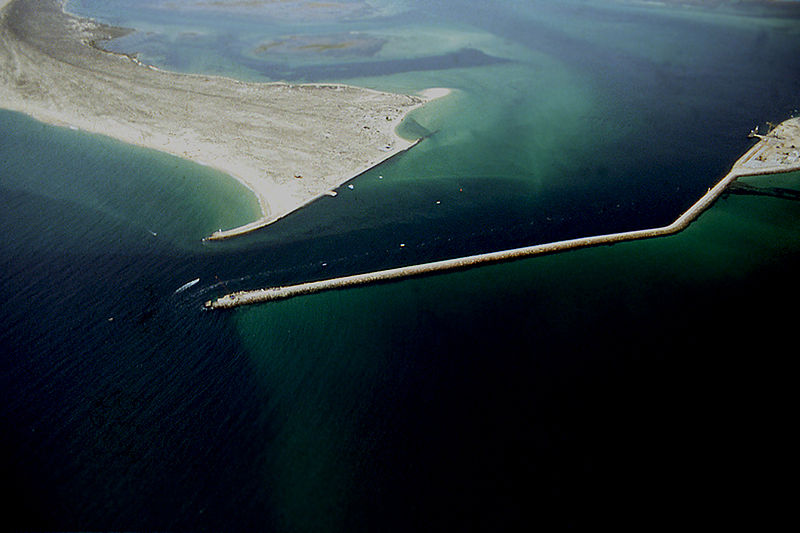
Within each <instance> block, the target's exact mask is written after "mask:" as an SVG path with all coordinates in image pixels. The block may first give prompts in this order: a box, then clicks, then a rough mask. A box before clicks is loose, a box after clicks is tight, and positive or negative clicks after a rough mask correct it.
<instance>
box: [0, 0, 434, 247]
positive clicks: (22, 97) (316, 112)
mask: <svg viewBox="0 0 800 533" xmlns="http://www.w3.org/2000/svg"><path fill="white" fill-rule="evenodd" d="M130 31H132V30H129V29H126V28H118V27H113V26H109V25H106V24H102V23H99V22H97V21H94V20H90V19H86V18H81V17H77V16H74V15H72V14H69V13H66V12H65V11H64V9H63V5H62V2H60V1H59V0H10V1H9V0H0V107H3V108H6V109H9V110H13V111H19V112H22V113H25V114H27V115H30V116H32V117H33V118H35V119H37V120H40V121H42V122H47V123H50V124H55V125H61V126H65V127H70V128H73V129H81V130H84V131H88V132H93V133H99V134H103V135H107V136H109V137H113V138H116V139H119V140H121V141H124V142H126V143H130V144H135V145H139V146H143V147H146V148H153V149H156V150H160V151H163V152H168V153H170V154H173V155H176V156H179V157H182V158H186V159H190V160H193V161H195V162H198V163H201V164H204V165H208V166H211V167H214V168H216V169H219V170H221V171H223V172H225V173H227V174H229V175H230V176H232V177H233V178H235V179H237V180H238V181H240V182H241V183H243V184H244V185H245V186H247V187H248V188H249V189H250V190H251V191H252V192H253V193H254V194H255V195H256V197H257V198H258V201H259V204H260V206H261V211H262V213H261V217H260V218H259V219H258V220H255V221H253V222H251V223H249V224H246V225H244V226H241V227H238V228H229V229H226V230H220V231H217V232H214V233H213V234H212V235H211V236H209V237H208V238H209V239H224V238H227V237H232V236H235V235H240V234H242V233H246V232H249V231H253V230H255V229H258V228H261V227H264V226H266V225H268V224H270V223H272V222H275V221H276V220H278V219H280V218H282V217H285V216H286V215H288V214H289V213H292V212H293V211H295V210H297V209H299V208H300V207H302V206H304V205H306V204H308V203H310V202H312V201H314V200H315V199H317V198H319V197H321V196H323V195H325V194H331V195H332V193H331V191H332V190H333V189H335V188H337V187H339V186H341V185H342V184H344V183H346V182H347V181H349V180H350V179H352V178H353V177H355V176H357V175H359V174H361V173H363V172H364V171H366V170H368V169H370V168H372V167H373V166H375V165H377V164H379V163H381V162H383V161H385V160H386V159H388V158H390V157H392V156H394V155H396V154H398V153H400V152H403V151H405V150H407V149H409V148H410V147H412V146H414V144H416V142H418V140H417V141H413V140H412V141H410V140H406V139H403V138H402V137H400V136H398V135H397V134H396V132H395V128H396V127H397V125H398V124H399V123H400V121H401V120H402V119H403V117H405V115H406V114H407V113H409V112H410V111H411V110H413V109H416V108H417V107H419V106H421V105H423V104H424V103H426V102H428V101H430V100H432V99H434V98H437V97H440V96H442V95H444V94H447V92H448V91H447V90H443V89H432V90H428V91H423V92H421V93H420V94H419V95H404V94H393V93H388V92H381V91H376V90H371V89H365V88H360V87H353V86H348V85H342V84H289V83H250V82H243V81H238V80H234V79H230V78H225V77H220V76H207V75H195V74H185V73H175V72H168V71H165V70H162V69H159V68H156V67H155V66H152V65H147V64H144V63H143V62H141V61H139V59H138V58H137V57H136V55H132V54H119V53H112V52H109V51H106V50H104V49H103V48H102V43H104V42H106V41H108V40H110V39H114V38H117V37H120V36H123V35H125V34H127V33H129V32H130Z"/></svg>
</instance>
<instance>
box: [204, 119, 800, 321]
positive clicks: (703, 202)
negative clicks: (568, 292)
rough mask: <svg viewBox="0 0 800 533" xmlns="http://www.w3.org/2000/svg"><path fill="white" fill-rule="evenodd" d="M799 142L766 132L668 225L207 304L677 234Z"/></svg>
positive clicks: (784, 131) (799, 127)
mask: <svg viewBox="0 0 800 533" xmlns="http://www.w3.org/2000/svg"><path fill="white" fill-rule="evenodd" d="M797 146H800V118H798V119H790V120H788V121H786V122H784V123H782V124H781V125H779V126H778V127H777V128H775V130H773V131H772V132H771V133H770V134H769V135H767V136H764V137H763V138H762V139H761V141H760V142H759V143H757V144H756V145H754V146H753V147H752V148H750V150H748V151H747V152H746V153H745V154H744V155H743V156H742V157H741V158H740V159H739V160H738V161H737V162H736V164H734V165H733V167H732V168H731V170H730V172H729V173H728V174H727V175H726V176H725V177H723V178H722V179H721V180H720V181H719V182H718V183H717V184H716V185H715V186H714V187H712V188H710V189H709V190H708V192H706V194H704V195H703V196H702V197H701V198H700V199H699V200H698V201H697V202H695V203H694V205H692V206H691V207H690V208H689V209H687V210H686V211H685V212H684V213H683V214H682V215H680V216H679V217H678V218H677V219H676V220H675V221H674V222H673V223H672V224H669V225H668V226H662V227H658V228H651V229H642V230H634V231H626V232H621V233H609V234H605V235H595V236H592V237H581V238H577V239H569V240H563V241H556V242H550V243H546V244H537V245H533V246H525V247H522V248H514V249H510V250H502V251H497V252H489V253H484V254H478V255H470V256H466V257H458V258H455V259H446V260H442V261H434V262H431V263H422V264H418V265H411V266H403V267H398V268H391V269H387V270H379V271H376V272H367V273H363V274H355V275H351V276H343V277H339V278H332V279H325V280H320V281H311V282H307V283H301V284H298V285H289V286H284V287H271V288H265V289H256V290H250V291H239V292H234V293H231V294H226V295H225V296H222V297H220V298H218V299H216V300H210V301H207V302H206V304H205V307H206V308H208V309H231V308H234V307H238V306H241V305H249V304H255V303H264V302H271V301H275V300H284V299H287V298H293V297H295V296H301V295H306V294H313V293H317V292H322V291H329V290H334V289H344V288H349V287H357V286H361V285H367V284H372V283H380V282H387V281H393V280H398V279H403V278H410V277H417V276H424V275H430V274H435V273H441V272H447V271H453V270H463V269H466V268H471V267H475V266H479V265H486V264H490V263H499V262H503V261H510V260H513V259H520V258H527V257H533V256H537V255H544V254H553V253H558V252H564V251H567V250H575V249H578V248H586V247H590V246H599V245H609V244H616V243H619V242H625V241H633V240H639V239H650V238H653V237H663V236H665V235H672V234H675V233H678V232H680V231H682V230H684V229H685V228H686V227H687V226H689V224H691V223H692V221H694V220H695V219H697V217H698V216H700V214H701V213H702V212H703V211H705V210H706V209H708V208H709V207H710V206H711V205H712V204H713V203H714V202H715V201H716V200H717V198H719V196H720V195H721V194H722V193H723V192H724V191H725V190H726V189H727V188H728V186H730V184H731V183H733V182H734V181H735V180H736V179H737V178H740V177H743V176H755V175H762V174H777V173H783V172H792V171H795V170H800V154H799V153H798V149H796V147H797Z"/></svg>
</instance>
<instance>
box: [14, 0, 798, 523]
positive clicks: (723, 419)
mask: <svg viewBox="0 0 800 533" xmlns="http://www.w3.org/2000/svg"><path fill="white" fill-rule="evenodd" d="M256 4H257V3H256ZM312 4H313V6H316V7H311V6H312ZM495 4H496V3H485V5H484V3H475V2H466V1H464V0H443V1H428V2H421V1H419V2H418V1H416V0H408V1H405V2H395V1H392V2H389V1H382V2H377V1H376V2H360V1H352V2H340V3H338V4H337V6H338V7H336V8H335V9H334V8H332V7H330V6H328V7H324V5H323V7H320V6H319V5H318V4H314V3H305V2H288V3H277V4H275V3H266V5H261V6H255V7H254V6H253V3H241V2H215V3H209V2H199V1H180V2H171V3H166V2H152V1H140V2H121V1H116V0H114V1H103V2H94V1H89V0H72V1H70V2H68V8H69V9H70V10H71V11H72V12H75V13H79V14H83V15H87V16H93V17H96V18H99V19H100V20H103V21H106V22H109V23H113V24H119V25H123V26H127V27H133V28H136V29H137V30H138V31H137V32H135V33H133V34H131V35H129V36H127V37H124V38H122V39H120V40H119V41H116V42H112V43H109V44H108V46H109V48H110V49H114V50H121V51H125V52H133V51H140V52H141V55H140V58H141V59H142V60H143V61H145V62H150V63H153V64H155V65H157V66H159V67H162V68H167V69H174V70H181V71H186V72H201V73H213V74H221V75H227V76H234V77H238V78H241V79H248V80H257V81H276V80H286V81H290V82H322V81H337V82H346V83H352V84H356V85H361V86H366V87H374V88H378V89H383V90H395V91H407V92H414V91H418V90H422V89H424V88H427V87H437V86H445V87H451V88H453V89H455V91H454V93H453V94H452V95H451V96H449V97H447V98H445V99H443V100H440V101H437V102H434V103H432V104H430V105H429V106H427V107H425V108H424V109H421V110H418V111H416V112H414V113H413V114H412V116H411V117H410V118H409V119H408V120H407V121H406V122H405V123H404V124H403V126H402V132H403V134H404V135H407V136H409V137H414V136H419V135H430V137H428V138H427V139H426V140H425V141H423V142H422V143H421V144H420V145H419V146H417V147H416V148H414V149H413V150H411V151H410V152H408V153H406V154H403V155H402V156H400V157H398V158H396V159H393V160H391V161H390V162H387V163H386V164H384V165H382V166H380V167H378V168H376V169H373V170H372V171H370V172H367V173H366V174H364V175H362V176H360V177H358V178H357V179H356V180H355V181H354V182H353V186H354V187H353V189H352V190H350V189H349V188H346V187H343V188H342V189H341V190H340V191H339V195H338V196H337V197H336V198H328V197H326V198H323V199H321V200H319V201H318V202H316V203H314V204H312V205H310V206H308V207H307V208H305V209H303V210H301V211H299V212H297V213H295V214H293V215H291V216H289V217H287V218H286V219H284V220H282V221H280V222H279V223H276V224H275V225H273V226H271V227H269V228H266V229H265V230H263V231H259V232H257V233H254V234H252V235H250V236H247V237H243V238H241V239H235V240H232V241H229V242H222V243H203V242H202V241H201V239H202V237H203V236H205V235H208V234H210V233H211V232H212V231H213V230H215V229H217V228H219V227H230V226H235V225H237V224H241V223H242V222H245V221H247V220H251V219H252V218H254V217H255V216H256V214H257V212H258V206H257V203H256V202H255V200H254V199H253V198H252V197H251V196H250V195H249V194H248V192H247V190H246V189H244V188H243V187H242V186H240V185H238V184H237V183H236V182H235V181H233V180H231V179H229V178H227V177H226V176H224V175H221V174H220V173H218V172H216V171H213V170H211V169H209V168H206V167H203V166H200V165H197V164H193V163H189V162H186V161H183V160H180V159H176V158H174V157H171V156H167V155H164V154H160V153H157V152H152V151H148V150H142V149H138V148H132V147H130V146H126V145H123V144H121V143H118V142H116V141H111V140H108V139H105V138H103V137H100V136H95V135H89V134H86V133H83V132H77V131H71V130H69V129H64V128H56V127H52V126H47V125H44V124H41V123H37V122H35V121H33V120H30V119H28V118H26V117H24V116H22V115H19V114H15V113H10V112H0V131H2V135H0V194H2V198H3V202H2V208H0V220H2V223H3V227H4V228H5V229H4V237H3V238H2V239H0V261H2V270H0V276H2V281H1V282H0V319H2V327H0V340H1V341H2V344H1V345H2V347H3V349H2V354H3V355H2V359H0V361H2V372H0V400H2V402H0V405H2V408H0V431H2V433H1V434H2V435H3V439H2V442H3V454H2V457H3V458H2V460H1V462H0V465H1V466H0V468H2V472H3V479H4V483H5V485H6V487H9V488H11V489H12V494H13V495H12V497H11V498H10V499H7V500H6V501H4V503H3V508H4V516H5V517H7V518H6V520H7V523H8V524H10V525H11V527H12V528H20V529H59V530H65V529H67V530H76V529H82V530H95V529H134V530H142V529H165V530H267V531H270V530H277V531H284V530H285V531H353V530H356V531H361V530H363V531H373V530H398V531H407V530H412V529H425V530H428V529H436V528H439V529H456V528H459V529H474V530H501V529H509V528H512V527H513V526H518V525H520V524H522V525H523V526H524V527H525V529H526V530H527V529H531V528H533V527H536V526H552V525H556V526H561V527H568V526H587V525H588V526H592V525H596V524H599V523H604V522H607V523H611V524H624V523H630V524H633V523H635V524H641V525H643V526H644V527H648V526H649V525H650V524H661V523H664V522H665V521H670V522H672V521H674V522H675V523H681V522H683V521H684V520H685V519H687V518H688V517H696V516H700V517H701V518H702V519H704V520H708V521H709V522H711V521H712V520H714V521H717V520H725V519H726V518H735V519H736V520H737V522H740V521H746V520H752V521H753V523H757V524H759V525H762V526H763V524H764V523H765V522H763V521H764V520H767V519H766V518H764V515H763V514H762V511H763V510H764V509H765V508H766V507H765V506H762V503H763V504H764V505H766V503H765V502H767V501H769V502H770V505H771V509H773V511H774V510H776V509H779V508H780V506H781V505H782V504H783V503H785V502H786V501H787V500H788V498H787V497H786V496H783V495H782V493H781V492H780V491H779V490H778V489H777V488H776V487H775V486H774V485H773V483H774V481H775V478H774V477H773V475H772V472H773V471H775V470H776V469H780V468H781V467H782V464H783V462H784V460H787V458H788V453H787V452H788V446H786V445H784V444H783V443H784V442H786V439H787V433H788V432H787V430H785V429H783V428H784V427H786V426H785V423H784V422H782V421H783V420H784V419H790V418H791V413H790V410H789V407H788V400H789V398H790V390H791V388H790V387H791V386H790V384H789V380H790V379H791V378H790V373H789V362H788V361H787V360H786V358H787V355H789V354H790V352H791V350H789V351H788V352H787V348H785V343H786V342H787V340H788V341H789V342H790V340H791V338H790V335H789V333H790V332H791V331H793V330H792V327H793V323H794V315H792V314H791V311H787V310H786V305H787V303H788V304H789V305H790V306H791V305H793V304H794V302H796V301H797V299H796V297H797V296H798V288H797V284H796V281H795V277H794V274H795V272H796V271H797V267H798V265H800V240H799V239H798V235H800V233H798V229H797V223H798V221H799V220H800V204H798V203H797V202H796V201H793V200H789V199H785V198H775V197H765V196H751V195H729V196H727V197H724V198H722V199H721V200H720V201H718V202H717V203H716V204H715V205H714V207H713V208H712V209H711V210H710V211H708V212H707V213H705V214H704V215H703V216H702V217H701V218H700V219H699V220H698V221H697V222H696V223H694V224H693V225H692V226H691V227H690V228H689V229H688V230H687V231H685V232H683V233H681V234H679V235H676V236H672V237H669V238H664V239H658V240H653V241H643V242H634V243H625V244H618V245H615V246H612V247H602V248H596V249H588V250H580V251H576V252H570V253H566V254H562V255H556V256H549V257H540V258H534V259H530V260H524V261H518V262H514V263H509V264H502V265H494V266H490V267H485V268H479V269H474V270H470V271H466V272H459V273H453V274H447V275H440V276H434V277H429V278H423V279H416V280H409V281H403V282H398V283H392V284H387V285H380V286H374V287H366V288H359V289H355V290H348V291H341V292H333V293H324V294H317V295H313V296H309V297H303V298H298V299H295V300H290V301H285V302H279V303H275V304H270V305H264V306H257V307H252V308H243V309H239V310H236V311H235V312H224V313H206V312H203V311H202V310H201V308H202V303H203V302H204V301H205V300H207V299H209V298H211V297H213V296H217V295H220V294H222V293H225V292H229V291H230V290H236V289H244V288H255V287H261V286H266V285H273V284H280V283H293V282H300V281H305V280H310V279H319V278H322V277H329V276H335V275H341V274H349V273H355V272H359V271H369V270H374V269H378V268H385V267H390V266H398V265H402V264H411V263H416V262H420V261H427V260H435V259H443V258H447V257H456V256H459V255H463V254H469V253H475V252H479V251H491V250H497V249H503V248H507V247H512V246H520V245H525V244H533V243H537V242H547V241H550V240H555V239H561V238H569V237H577V236H583V235H591V234H598V233H605V232H609V231H621V230H628V229H637V228H644V227H651V226H655V225H660V224H664V223H666V222H669V221H671V220H673V219H674V218H676V216H677V215H678V214H679V213H680V212H681V211H683V210H684V209H685V208H686V207H688V206H689V205H691V204H692V203H693V202H694V201H695V200H696V199H697V198H698V197H699V196H700V195H701V194H702V193H704V192H705V190H706V189H707V188H708V187H710V186H712V185H713V184H714V183H716V181H717V180H718V179H719V178H720V177H722V176H723V175H724V174H725V173H726V172H727V170H728V168H729V167H730V166H731V165H732V164H733V162H734V161H735V160H736V159H737V158H738V157H739V156H740V155H741V153H743V152H744V151H745V150H746V149H747V148H748V147H749V146H750V145H751V142H752V141H750V140H748V139H747V138H746V133H747V132H748V131H749V130H750V129H751V128H752V127H753V126H755V125H756V124H764V123H765V122H766V121H772V122H778V121H780V120H783V119H785V118H787V117H788V116H789V115H790V114H791V113H793V112H795V111H796V110H797V108H798V107H800V69H798V64H800V63H798V62H797V60H796V58H797V57H798V52H800V24H798V20H800V19H798V18H797V15H796V14H793V11H792V10H791V9H789V8H780V7H775V6H772V7H760V8H759V7H752V8H748V9H744V8H741V7H740V8H737V9H733V8H717V9H716V10H714V11H700V10H695V9H685V8H669V7H646V8H645V7H633V6H629V5H623V4H619V3H616V2H610V1H601V0H592V1H584V2H555V1H545V0H529V1H517V2H503V3H502V5H500V6H498V5H495ZM794 13H796V10H795V12H794ZM748 183H750V184H752V185H756V186H759V187H765V188H768V187H781V188H788V189H795V190H797V189H798V188H800V174H797V173H795V174H789V175H783V176H776V177H770V178H752V179H749V180H748ZM401 243H402V244H404V245H405V246H402V247H401V246H400V244H401ZM197 277H199V278H200V283H198V284H197V285H195V286H193V287H190V288H188V289H187V290H185V291H181V292H179V293H175V291H176V289H178V288H179V287H180V286H181V285H183V284H184V283H186V282H187V281H189V280H192V279H194V278H197ZM730 509H735V510H736V512H735V513H733V512H732V511H731V510H730ZM775 514H776V513H774V512H773V513H772V514H771V515H772V516H775Z"/></svg>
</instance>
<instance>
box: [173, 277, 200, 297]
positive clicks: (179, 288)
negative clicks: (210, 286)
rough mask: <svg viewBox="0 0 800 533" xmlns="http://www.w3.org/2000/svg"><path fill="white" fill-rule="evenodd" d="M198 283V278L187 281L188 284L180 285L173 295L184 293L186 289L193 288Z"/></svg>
mask: <svg viewBox="0 0 800 533" xmlns="http://www.w3.org/2000/svg"><path fill="white" fill-rule="evenodd" d="M199 282H200V278H195V279H193V280H192V281H189V282H187V283H184V284H183V285H181V286H180V287H178V290H176V291H175V294H178V293H179V292H183V291H185V290H186V289H188V288H189V287H192V286H194V285H197V284H198V283H199Z"/></svg>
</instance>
